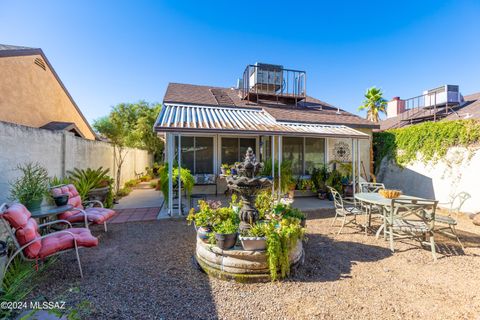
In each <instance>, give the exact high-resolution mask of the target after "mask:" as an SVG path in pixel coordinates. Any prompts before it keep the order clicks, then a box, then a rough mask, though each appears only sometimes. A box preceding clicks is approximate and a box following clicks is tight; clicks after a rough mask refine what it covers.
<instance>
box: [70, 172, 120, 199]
mask: <svg viewBox="0 0 480 320" xmlns="http://www.w3.org/2000/svg"><path fill="white" fill-rule="evenodd" d="M108 171H109V169H108V168H107V169H103V167H100V168H98V169H91V168H87V169H78V168H75V169H73V170H72V171H68V172H67V174H68V176H69V179H70V180H71V181H72V183H73V185H74V186H75V188H76V189H77V191H78V193H79V194H80V197H82V199H85V198H86V196H87V194H88V192H89V191H90V190H92V189H95V188H102V187H107V186H109V185H110V181H111V178H110V177H109V176H108Z"/></svg>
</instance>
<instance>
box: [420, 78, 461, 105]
mask: <svg viewBox="0 0 480 320" xmlns="http://www.w3.org/2000/svg"><path fill="white" fill-rule="evenodd" d="M423 96H424V99H425V101H424V107H426V108H428V107H433V106H444V105H446V104H447V103H448V104H450V105H458V104H460V103H462V102H463V96H462V95H461V94H460V91H459V87H458V86H455V85H449V84H446V85H444V86H441V87H438V88H435V89H431V90H426V91H424V92H423Z"/></svg>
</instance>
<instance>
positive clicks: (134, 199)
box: [115, 187, 163, 209]
mask: <svg viewBox="0 0 480 320" xmlns="http://www.w3.org/2000/svg"><path fill="white" fill-rule="evenodd" d="M162 204H163V195H162V192H161V191H158V190H155V189H152V188H143V187H140V188H135V189H133V190H132V192H131V193H130V194H129V195H128V196H126V197H123V198H121V199H120V200H119V201H118V204H116V205H115V209H131V208H154V207H158V208H160V207H161V206H162Z"/></svg>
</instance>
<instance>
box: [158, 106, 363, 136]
mask: <svg viewBox="0 0 480 320" xmlns="http://www.w3.org/2000/svg"><path fill="white" fill-rule="evenodd" d="M154 129H155V131H157V132H211V133H244V134H252V133H254V134H269V135H271V134H273V135H275V134H285V135H301V136H317V137H319V136H322V137H348V138H358V139H368V138H369V136H368V135H367V134H366V133H363V132H360V131H358V130H355V129H352V128H350V127H347V126H344V125H326V124H313V123H296V122H281V121H277V120H275V118H273V117H272V116H271V115H270V114H269V113H268V112H266V111H264V110H263V109H253V108H248V109H246V108H229V107H211V106H197V105H181V104H164V106H163V108H162V111H161V112H160V114H159V116H158V119H157V121H156V123H155V127H154Z"/></svg>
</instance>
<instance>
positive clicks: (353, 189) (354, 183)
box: [352, 138, 357, 195]
mask: <svg viewBox="0 0 480 320" xmlns="http://www.w3.org/2000/svg"><path fill="white" fill-rule="evenodd" d="M355 160H356V154H355V139H353V138H352V177H353V188H352V192H353V195H355V185H356V183H357V181H356V172H355V171H356V170H355V162H356V161H355Z"/></svg>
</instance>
